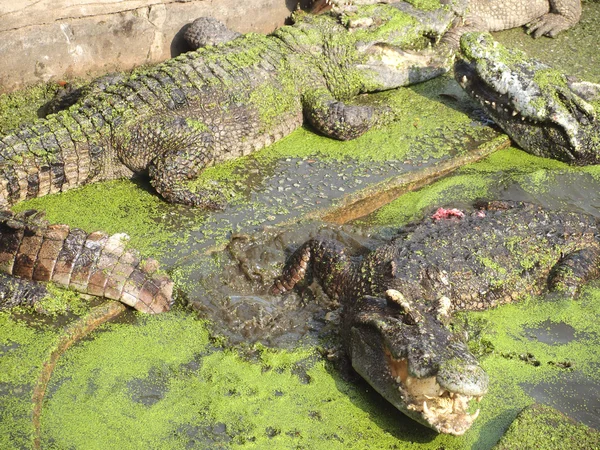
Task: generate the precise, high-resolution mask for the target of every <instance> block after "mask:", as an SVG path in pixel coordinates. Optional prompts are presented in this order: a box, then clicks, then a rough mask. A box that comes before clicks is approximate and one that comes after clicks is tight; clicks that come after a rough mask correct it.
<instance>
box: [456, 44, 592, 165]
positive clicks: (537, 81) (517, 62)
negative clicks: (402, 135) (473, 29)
mask: <svg viewBox="0 0 600 450" xmlns="http://www.w3.org/2000/svg"><path fill="white" fill-rule="evenodd" d="M461 51H462V53H463V55H464V57H463V59H461V60H458V61H457V62H456V64H455V66H454V72H455V77H456V80H457V81H458V83H459V84H460V85H461V86H462V87H463V88H464V89H465V91H466V92H467V94H468V95H470V96H471V97H472V98H473V99H474V100H476V101H478V102H479V103H480V104H481V106H482V108H483V109H484V110H485V112H486V113H487V114H488V115H489V116H490V117H491V118H492V120H494V122H495V123H496V124H497V125H499V126H500V127H501V128H502V129H503V130H504V131H505V132H506V134H508V135H509V136H510V137H511V138H512V139H513V140H514V141H515V142H516V143H517V144H518V145H519V146H520V147H521V148H522V149H523V150H525V151H527V152H529V153H532V154H534V155H538V156H544V157H550V158H555V159H558V160H560V161H565V162H568V163H572V164H578V165H583V164H590V163H598V162H599V161H600V156H599V153H600V121H599V120H598V118H597V114H596V111H595V109H594V106H593V105H592V104H591V103H589V101H593V100H594V98H595V97H598V93H599V92H600V86H599V85H594V84H592V83H586V82H578V81H576V80H574V79H572V78H569V77H567V76H565V75H563V74H562V73H560V72H559V71H557V70H554V69H552V68H551V67H549V66H547V65H545V64H543V63H541V62H539V61H536V60H534V59H530V58H527V57H526V55H525V54H524V53H523V52H521V51H519V50H516V49H507V48H505V47H503V46H502V45H500V44H499V43H498V42H496V41H494V39H493V38H492V36H491V35H490V34H488V33H466V34H465V35H463V37H462V38H461Z"/></svg>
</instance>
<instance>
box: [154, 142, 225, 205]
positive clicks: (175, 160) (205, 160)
mask: <svg viewBox="0 0 600 450" xmlns="http://www.w3.org/2000/svg"><path fill="white" fill-rule="evenodd" d="M209 150H210V147H208V146H204V145H198V144H196V145H190V146H189V147H182V148H175V149H171V150H169V151H168V152H167V153H166V154H163V155H161V156H160V157H158V158H156V159H155V160H154V161H153V162H152V163H151V164H150V167H149V174H150V183H151V184H152V186H153V187H154V189H156V192H158V193H159V194H160V195H161V196H162V197H163V198H164V199H165V200H167V201H168V202H171V203H180V204H183V205H191V206H198V207H202V208H207V209H213V210H217V209H222V208H223V205H224V203H225V200H224V198H223V196H222V194H221V193H220V192H218V191H210V190H207V189H198V190H196V191H195V192H192V191H191V190H190V188H189V187H187V186H186V184H187V182H189V181H190V180H192V179H193V178H195V177H197V176H198V174H199V173H200V172H201V171H202V169H203V168H205V167H206V166H208V165H210V164H211V163H212V162H213V161H212V157H211V152H210V151H209Z"/></svg>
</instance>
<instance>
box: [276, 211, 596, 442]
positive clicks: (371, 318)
mask: <svg viewBox="0 0 600 450" xmlns="http://www.w3.org/2000/svg"><path fill="white" fill-rule="evenodd" d="M454 212H455V213H456V214H457V215H459V216H460V215H461V214H460V213H459V212H457V211H456V210H455V211H454ZM598 233H599V229H598V225H597V221H596V219H594V218H592V217H591V216H587V215H585V214H580V213H574V212H566V211H555V212H553V211H547V210H544V209H542V208H540V207H537V206H534V205H531V204H520V203H508V202H490V203H487V204H485V205H480V207H479V209H476V210H475V211H474V212H473V213H472V214H470V215H466V216H465V217H463V218H459V217H454V218H450V219H442V220H438V221H432V220H428V221H425V222H424V223H420V224H417V225H416V226H412V227H407V229H406V230H404V232H403V233H402V234H401V235H400V236H398V237H397V238H396V239H394V240H393V241H391V242H390V243H388V244H386V245H384V246H382V247H380V248H378V249H376V250H375V251H373V252H371V253H369V254H367V255H366V256H364V257H363V258H356V257H353V256H351V255H348V254H346V249H345V248H344V246H343V245H341V244H340V243H338V242H337V241H334V240H326V239H320V238H314V239H311V240H309V241H307V242H306V243H304V244H303V245H301V246H300V247H299V248H298V249H297V250H296V251H295V252H294V253H293V254H292V256H291V257H290V258H289V259H288V261H287V263H286V264H285V267H284V268H283V272H282V275H281V276H280V277H279V278H278V279H276V281H275V282H274V284H273V286H272V288H271V292H272V293H275V294H277V293H282V292H285V291H288V290H290V289H292V288H293V287H294V285H295V284H296V283H298V282H299V281H300V280H302V279H303V278H305V277H308V276H309V275H310V276H312V277H314V278H316V280H317V281H319V282H320V284H321V285H322V287H323V288H324V291H325V293H326V294H327V295H328V296H330V297H334V298H337V299H339V300H340V303H341V305H342V307H343V310H342V316H341V323H340V337H341V340H342V343H343V345H344V346H345V348H346V351H347V354H348V356H349V358H350V359H351V362H352V366H353V368H354V369H355V370H356V371H357V372H358V373H359V374H360V375H361V376H362V377H363V378H365V379H366V380H367V381H368V382H369V384H371V386H373V388H375V389H376V390H377V391H378V392H379V393H380V394H381V395H382V396H383V397H384V398H386V399H387V400H388V401H390V402H391V403H392V404H393V405H395V406H396V407H397V408H398V409H399V410H401V411H402V412H404V413H405V414H407V415H408V416H410V417H412V418H413V419H416V420H417V421H419V422H421V423H423V424H425V425H427V426H429V427H431V428H433V429H435V430H437V431H438V432H442V433H450V434H455V435H460V434H462V433H464V432H465V431H466V430H467V429H468V428H469V427H470V425H471V424H472V422H473V421H474V420H475V418H476V417H477V415H478V411H476V412H474V413H473V414H469V411H468V409H469V402H470V400H471V399H472V398H478V399H480V398H481V396H483V395H484V394H485V393H486V392H487V389H488V378H487V375H486V373H485V372H484V371H483V370H482V369H481V367H480V366H479V364H478V362H477V360H476V359H475V357H474V356H473V355H472V354H471V353H470V352H469V350H468V348H467V346H466V344H465V343H464V342H463V341H462V340H461V339H460V338H459V337H458V336H455V335H453V333H451V332H450V331H449V329H448V328H446V326H445V325H446V323H447V322H448V320H449V316H450V314H451V313H452V311H456V310H483V309H487V308H491V307H494V306H496V305H498V304H501V303H506V302H511V301H513V300H517V299H519V298H520V297H523V296H526V295H530V294H537V293H541V292H542V291H544V290H546V289H549V290H551V291H559V292H564V293H566V294H575V292H576V291H577V287H578V286H579V284H580V283H582V282H583V281H585V280H587V279H590V278H594V277H597V276H598V275H599V273H598V269H599V262H600V245H599V242H598Z"/></svg>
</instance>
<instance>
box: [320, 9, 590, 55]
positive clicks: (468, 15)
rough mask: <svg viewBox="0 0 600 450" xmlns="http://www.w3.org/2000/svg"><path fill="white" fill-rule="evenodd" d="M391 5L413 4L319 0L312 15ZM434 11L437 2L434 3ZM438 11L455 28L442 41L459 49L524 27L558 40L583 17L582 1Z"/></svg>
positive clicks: (531, 31) (539, 34) (531, 32)
mask: <svg viewBox="0 0 600 450" xmlns="http://www.w3.org/2000/svg"><path fill="white" fill-rule="evenodd" d="M373 3H391V4H394V5H396V6H397V7H401V8H403V9H406V8H411V7H412V5H410V4H411V3H413V2H411V1H408V2H395V1H394V0H317V1H316V2H315V3H314V4H313V6H312V8H311V11H312V12H316V13H319V12H322V11H327V10H329V9H331V8H333V9H334V10H337V11H338V12H344V11H346V12H347V11H353V10H354V9H356V7H357V6H358V5H367V4H373ZM431 4H432V5H433V6H430V9H435V8H436V6H435V2H431ZM437 8H439V9H440V10H447V11H452V12H453V13H454V17H453V27H452V29H451V30H450V31H449V32H448V33H446V34H445V35H444V37H443V41H444V42H446V43H447V44H450V45H451V46H452V47H454V48H456V47H458V42H459V39H460V36H461V35H462V34H463V33H465V32H469V31H501V30H507V29H509V28H515V27H520V26H523V25H525V26H526V27H527V32H528V33H529V34H531V35H532V36H533V37H534V38H538V37H540V36H549V37H556V36H557V35H558V34H559V33H560V32H561V31H564V30H567V29H569V28H571V27H572V26H574V25H575V24H576V23H577V22H579V19H580V17H581V0H529V1H525V0H440V1H439V3H438V5H437Z"/></svg>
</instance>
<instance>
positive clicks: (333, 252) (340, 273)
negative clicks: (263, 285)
mask: <svg viewBox="0 0 600 450" xmlns="http://www.w3.org/2000/svg"><path fill="white" fill-rule="evenodd" d="M351 270H352V263H351V261H350V258H348V256H346V253H345V247H344V246H343V245H342V244H340V243H339V242H337V241H333V240H329V239H310V240H309V241H307V242H305V243H304V244H302V246H300V247H299V248H298V249H297V250H296V251H295V252H294V253H293V254H292V256H291V257H290V258H289V259H288V260H287V262H286V264H285V267H284V268H283V270H282V275H281V276H280V277H278V278H277V279H276V280H275V281H274V282H273V285H272V286H271V289H270V292H271V293H272V294H274V295H277V294H281V293H283V292H286V291H289V290H291V289H292V288H293V287H294V286H295V285H296V283H298V282H300V281H301V280H302V279H304V278H305V276H306V272H307V271H311V273H312V275H313V276H315V277H316V278H317V279H318V280H319V281H320V282H321V285H322V286H323V289H324V290H325V293H326V294H327V295H328V296H330V297H334V298H335V297H337V296H338V295H339V294H340V292H339V291H341V289H342V287H343V286H345V284H346V283H344V282H343V280H344V279H345V278H347V277H348V276H349V275H350V273H351ZM334 286H337V287H339V288H340V289H334V288H333V287H334Z"/></svg>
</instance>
